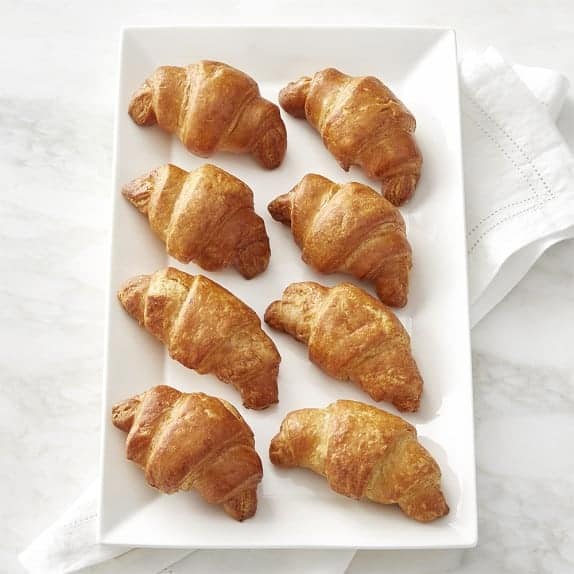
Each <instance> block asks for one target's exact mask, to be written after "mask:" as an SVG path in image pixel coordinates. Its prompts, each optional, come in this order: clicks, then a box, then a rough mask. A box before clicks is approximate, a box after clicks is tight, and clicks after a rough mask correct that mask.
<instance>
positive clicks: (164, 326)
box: [118, 267, 281, 409]
mask: <svg viewBox="0 0 574 574" xmlns="http://www.w3.org/2000/svg"><path fill="white" fill-rule="evenodd" d="M118 298H119V300H120V303H121V304H122V306H123V307H124V309H125V310H126V311H127V312H128V313H129V314H130V315H131V316H132V317H133V318H134V319H137V321H138V323H139V324H140V325H141V326H142V327H144V328H145V329H146V330H147V331H149V332H150V333H151V334H152V335H154V336H155V337H157V338H158V339H159V340H160V341H161V342H162V343H163V344H164V345H165V346H166V347H167V349H168V351H169V354H170V356H171V357H172V359H175V360H176V361H179V362H180V363H181V364H182V365H184V366H185V367H188V368H189V369H195V370H196V371H197V372H198V373H201V374H204V373H213V374H214V375H215V376H216V377H217V378H218V379H220V380H221V381H223V382H224V383H230V384H231V385H233V386H234V387H235V388H236V389H237V390H238V391H239V392H240V394H241V398H242V400H243V404H244V405H245V406H246V407H247V408H250V409H264V408H266V407H268V406H269V405H271V404H273V403H276V402H277V373H278V371H279V363H280V361H281V356H280V355H279V353H278V352H277V349H276V347H275V345H274V344H273V341H272V340H271V339H270V338H269V337H268V336H267V335H266V334H265V332H264V331H263V330H262V329H261V321H260V320H259V317H258V316H257V314H256V313H255V311H253V309H251V308H250V307H248V306H247V305H246V304H245V303H243V302H242V301H240V300H239V299H238V298H237V297H235V295H233V294H232V293H230V292H229V291H227V289H224V288H223V287H222V286H221V285H218V284H217V283H215V282H214V281H211V280H210V279H208V278H207V277H204V276H203V275H195V276H192V275H188V274H187V273H184V272H183V271H180V270H179V269H174V268H173V267H167V268H166V269H162V270H160V271H157V272H156V273H153V274H152V275H139V276H138V277H134V278H133V279H130V280H129V281H127V282H126V283H125V284H124V285H123V286H122V287H121V289H120V290H119V291H118Z"/></svg>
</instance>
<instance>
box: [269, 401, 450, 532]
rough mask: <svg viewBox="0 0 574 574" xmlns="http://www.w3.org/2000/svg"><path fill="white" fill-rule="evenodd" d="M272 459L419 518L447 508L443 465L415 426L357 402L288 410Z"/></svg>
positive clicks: (273, 443)
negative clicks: (422, 439)
mask: <svg viewBox="0 0 574 574" xmlns="http://www.w3.org/2000/svg"><path fill="white" fill-rule="evenodd" d="M269 458H270V459H271V462H272V463H273V464H276V465H278V466H283V467H293V466H300V467H304V468H308V469H310V470H312V471H313V472H316V473H317V474H320V475H322V476H324V477H325V478H326V479H327V480H328V482H329V486H330V487H331V488H332V489H333V490H334V491H335V492H338V493H339V494H344V495H345V496H348V497H350V498H356V499H365V498H366V499H368V500H372V501H373V502H378V503H379V504H395V503H396V504H398V505H399V507H400V509H401V510H402V511H403V512H404V513H405V514H406V515H407V516H409V517H410V518H414V519H415V520H419V521H421V522H429V521H431V520H435V519H436V518H440V517H441V516H444V515H445V514H448V511H449V508H448V505H447V503H446V501H445V498H444V495H443V493H442V491H441V488H440V477H441V473H440V468H439V466H438V464H437V463H436V462H435V460H434V459H433V458H432V456H431V455H430V454H429V453H428V451H427V450H426V449H425V448H424V447H423V446H422V445H421V444H420V443H419V442H418V440H417V432H416V430H415V428H414V427H413V426H412V425H410V424H409V423H408V422H407V421H405V420H403V419H402V418H400V417H397V416H395V415H391V414H389V413H387V412H385V411H383V410H380V409H377V408H375V407H371V406H369V405H365V404H363V403H359V402H357V401H337V402H335V403H331V404H330V405H329V406H328V407H326V408H324V409H301V410H298V411H293V412H291V413H289V414H288V415H287V416H286V417H285V419H284V420H283V422H282V423H281V430H280V431H279V433H278V434H277V435H276V436H275V437H274V438H273V440H272V441H271V445H270V447H269Z"/></svg>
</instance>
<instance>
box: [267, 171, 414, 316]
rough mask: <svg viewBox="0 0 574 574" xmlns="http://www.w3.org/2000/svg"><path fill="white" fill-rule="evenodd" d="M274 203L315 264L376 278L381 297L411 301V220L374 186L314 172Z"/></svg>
mask: <svg viewBox="0 0 574 574" xmlns="http://www.w3.org/2000/svg"><path fill="white" fill-rule="evenodd" d="M268 209H269V212H270V213H271V215H272V216H273V218H274V219H276V220H277V221H280V222H281V223H285V224H287V225H289V226H291V231H292V232H293V237H294V238H295V241H296V242H297V245H299V247H300V248H301V249H302V251H303V253H302V257H303V261H305V262H306V263H308V264H309V265H311V267H313V268H314V269H316V270H317V271H321V272H322V273H335V272H342V273H347V274H349V275H353V276H354V277H357V278H358V279H365V280H368V281H373V282H374V284H375V288H376V291H377V295H378V296H379V298H380V299H381V301H383V302H384V303H386V304H387V305H392V306H393V307H403V306H404V305H405V304H406V302H407V294H408V288H409V271H410V269H411V267H412V258H411V247H410V245H409V242H408V241H407V236H406V233H405V223H404V221H403V218H402V216H401V214H400V212H399V210H398V209H396V208H395V207H394V206H393V205H391V204H390V203H389V202H388V201H387V200H386V199H384V198H383V197H381V196H380V195H379V194H378V193H376V192H375V191H374V190H372V189H371V188H370V187H367V186H366V185H362V184H360V183H354V182H353V183H345V184H341V185H338V184H336V183H333V182H332V181H331V180H329V179H327V178H325V177H321V176H320V175H315V174H308V175H306V176H305V177H304V178H303V179H302V180H301V181H300V182H299V183H298V184H297V185H296V186H295V187H294V188H293V189H292V190H291V191H290V192H289V193H286V194H284V195H280V196H279V197H277V198H276V199H274V200H273V201H272V202H271V203H270V204H269V206H268Z"/></svg>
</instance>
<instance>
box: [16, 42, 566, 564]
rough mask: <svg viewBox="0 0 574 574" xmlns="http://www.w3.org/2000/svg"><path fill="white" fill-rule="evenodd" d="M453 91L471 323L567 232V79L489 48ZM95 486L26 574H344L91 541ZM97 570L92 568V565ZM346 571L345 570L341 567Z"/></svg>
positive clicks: (466, 65)
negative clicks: (562, 114)
mask: <svg viewBox="0 0 574 574" xmlns="http://www.w3.org/2000/svg"><path fill="white" fill-rule="evenodd" d="M460 89H461V110H462V129H463V146H464V167H465V193H466V209H467V240H468V260H469V290H470V294H469V295H470V313H471V322H472V325H475V324H476V323H477V322H478V321H479V320H480V319H481V318H482V317H483V316H484V315H485V314H486V313H488V311H490V310H491V309H492V308H493V307H494V306H495V305H496V304H497V303H498V302H500V301H501V300H502V298H503V297H504V296H505V295H506V294H507V293H508V292H509V291H510V289H512V287H514V285H516V284H517V283H518V281H520V279H521V278H522V277H523V276H524V274H525V273H526V272H527V271H528V269H529V268H530V267H531V266H532V264H533V263H534V262H535V261H536V259H537V258H538V257H540V255H541V254H542V253H543V252H544V251H545V250H546V249H547V248H548V247H550V246H551V245H552V244H554V243H556V242H557V241H560V240H562V239H566V238H570V237H574V158H573V157H572V155H571V153H570V151H569V149H568V146H567V145H566V143H565V142H564V140H563V138H562V137H561V135H560V133H559V131H558V130H557V128H556V126H555V124H554V120H555V119H556V117H557V116H558V113H559V111H560V109H561V107H562V103H563V101H564V98H565V96H566V92H567V90H568V82H567V81H566V79H565V78H564V77H563V76H562V75H560V74H559V73H558V72H554V71H552V70H545V69H540V68H527V67H521V66H515V67H512V66H510V65H509V64H508V63H506V62H505V61H504V60H503V58H502V57H501V56H500V55H499V54H498V53H497V52H496V51H495V50H493V49H488V50H487V51H486V52H484V53H483V54H481V55H472V56H469V57H467V58H465V59H464V60H463V61H462V63H461V65H460ZM97 491H98V489H97V485H96V484H95V483H94V484H93V485H92V486H91V487H90V488H89V489H88V490H87V491H86V493H85V494H84V496H82V498H80V499H79V500H78V501H77V502H76V503H75V504H74V505H73V506H72V507H71V508H70V509H69V510H68V512H66V514H65V515H64V516H63V517H62V518H60V520H58V521H57V522H56V523H55V524H54V525H53V526H52V527H51V528H49V529H48V530H47V531H46V532H44V533H43V534H41V535H40V536H39V537H38V538H37V539H36V540H35V541H34V542H33V543H32V544H31V545H30V546H29V547H28V548H27V549H26V550H25V551H24V552H23V553H22V554H21V555H20V561H21V562H22V564H23V565H24V566H25V567H26V568H27V569H28V570H29V571H30V572H32V573H42V574H56V573H58V574H63V573H66V572H73V571H77V570H79V569H81V568H87V567H90V568H89V569H88V570H87V571H89V572H91V573H93V574H96V573H97V574H112V573H118V572H122V573H125V574H130V573H133V574H160V573H166V574H167V573H172V574H177V573H179V572H189V571H196V572H220V571H224V572H227V571H233V572H247V571H249V572H253V571H256V572H267V571H273V572H276V573H281V572H286V573H287V572H289V573H291V572H297V571H303V570H304V571H305V572H310V573H317V574H319V573H327V572H328V573H336V572H341V573H343V572H345V571H346V570H347V568H348V567H349V564H350V562H351V560H352V558H353V555H354V551H352V550H340V551H332V550H329V551H327V550H316V551H311V550H305V551H303V550H301V551H300V550H269V551H193V550H166V549H129V548H124V547H117V546H104V545H100V544H98V543H97V541H96V532H97ZM96 564H98V565H97V566H93V565H96ZM350 572H352V566H351V569H350Z"/></svg>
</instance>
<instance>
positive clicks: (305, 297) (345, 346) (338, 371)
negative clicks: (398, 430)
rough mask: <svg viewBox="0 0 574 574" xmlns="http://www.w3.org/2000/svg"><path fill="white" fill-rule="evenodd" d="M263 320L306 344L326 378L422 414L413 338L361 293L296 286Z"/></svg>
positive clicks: (349, 288) (311, 284)
mask: <svg viewBox="0 0 574 574" xmlns="http://www.w3.org/2000/svg"><path fill="white" fill-rule="evenodd" d="M265 321H266V323H267V324H269V325H270V326H271V327H273V328H274V329H278V330H279V331H284V332H286V333H289V334H290V335H292V336H293V337H294V338H295V339H297V340H298V341H301V342H302V343H305V344H306V345H307V346H308V347H309V358H310V359H311V361H312V362H313V363H315V364H316V365H317V366H318V367H320V368H321V369H322V370H323V371H325V372H326V373H327V374H328V375H331V376H332V377H335V378H336V379H340V380H342V381H352V382H353V383H356V384H358V385H359V386H360V387H361V388H362V389H363V390H364V391H365V392H366V393H368V394H369V395H370V396H371V397H372V398H373V399H374V400H375V401H388V402H390V403H392V404H393V405H395V406H396V407H397V409H399V410H401V411H416V410H418V408H419V403H420V396H421V392H422V387H423V381H422V378H421V376H420V374H419V370H418V368H417V365H416V363H415V361H414V359H413V357H412V355H411V346H410V338H409V335H408V333H407V332H406V331H405V329H404V327H403V326H402V325H401V322H400V321H399V320H398V319H397V317H396V316H395V314H394V313H393V312H392V311H391V310H390V309H389V308H388V307H385V306H384V305H383V304H382V303H380V302H379V301H377V300H376V299H375V298H374V297H371V296H370V295H368V294H367V293H365V292H364V291H363V290H362V289H359V288H358V287H355V286H354V285H352V284H350V283H341V284H340V285H337V286H336V287H331V288H329V287H323V286H322V285H320V284H319V283H314V282H312V281H306V282H303V283H293V284H291V285H289V286H288V287H287V289H285V291H284V292H283V297H282V299H281V300H280V301H275V302H273V303H271V305H269V307H268V308H267V310H266V311H265Z"/></svg>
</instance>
